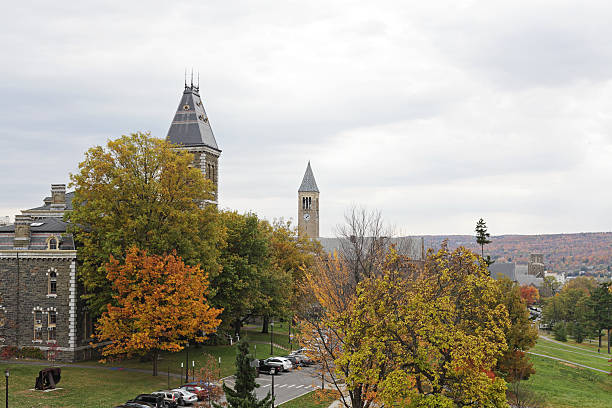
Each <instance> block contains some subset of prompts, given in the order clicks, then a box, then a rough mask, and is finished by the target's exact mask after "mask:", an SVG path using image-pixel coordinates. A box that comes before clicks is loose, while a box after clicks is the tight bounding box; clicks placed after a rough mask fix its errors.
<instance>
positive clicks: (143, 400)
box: [126, 394, 168, 408]
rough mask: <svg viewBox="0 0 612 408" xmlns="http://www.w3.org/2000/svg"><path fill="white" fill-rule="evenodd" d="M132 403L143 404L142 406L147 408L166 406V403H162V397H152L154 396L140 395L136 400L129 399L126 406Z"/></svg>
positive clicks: (165, 407) (162, 407)
mask: <svg viewBox="0 0 612 408" xmlns="http://www.w3.org/2000/svg"><path fill="white" fill-rule="evenodd" d="M133 403H137V404H143V405H144V406H147V405H148V406H149V407H153V408H167V406H168V405H167V404H166V402H165V401H164V397H163V396H161V395H154V394H140V395H139V396H137V397H136V398H134V399H131V400H129V401H128V402H126V405H128V404H133ZM128 406H129V405H128Z"/></svg>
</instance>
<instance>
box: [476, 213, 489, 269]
mask: <svg viewBox="0 0 612 408" xmlns="http://www.w3.org/2000/svg"><path fill="white" fill-rule="evenodd" d="M490 237H491V234H489V233H488V232H487V224H486V223H485V221H484V220H483V219H482V218H481V219H479V220H478V222H477V223H476V242H477V243H478V245H480V250H481V256H482V257H483V258H484V246H485V245H486V244H490V243H491V240H490V239H489V238H490ZM489 262H490V259H489Z"/></svg>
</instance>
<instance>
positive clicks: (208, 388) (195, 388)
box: [179, 381, 221, 401]
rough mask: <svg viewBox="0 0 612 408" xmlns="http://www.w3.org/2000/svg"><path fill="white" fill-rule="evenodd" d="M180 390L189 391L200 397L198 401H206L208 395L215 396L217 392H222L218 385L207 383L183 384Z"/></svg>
mask: <svg viewBox="0 0 612 408" xmlns="http://www.w3.org/2000/svg"><path fill="white" fill-rule="evenodd" d="M179 388H180V389H183V390H187V391H189V392H191V393H194V394H195V395H197V396H198V400H200V401H204V400H206V399H207V398H208V394H210V393H211V392H212V393H213V394H215V390H217V389H218V390H220V389H221V387H219V386H218V385H217V384H215V383H212V382H206V381H194V382H190V383H187V384H183V385H181V386H180V387H179Z"/></svg>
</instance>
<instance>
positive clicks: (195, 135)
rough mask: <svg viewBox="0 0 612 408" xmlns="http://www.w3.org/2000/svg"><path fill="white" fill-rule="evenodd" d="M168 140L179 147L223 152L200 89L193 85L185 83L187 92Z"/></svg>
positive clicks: (169, 132) (175, 116) (171, 126)
mask: <svg viewBox="0 0 612 408" xmlns="http://www.w3.org/2000/svg"><path fill="white" fill-rule="evenodd" d="M192 82H193V81H192ZM166 140H168V141H169V142H170V143H172V144H175V145H179V146H208V147H210V148H212V149H215V150H218V151H221V150H220V149H219V147H218V146H217V141H216V140H215V135H214V134H213V131H212V128H211V127H210V122H209V121H208V116H207V115H206V111H205V110H204V105H203V104H202V100H201V99H200V93H199V88H198V87H197V86H194V85H193V83H192V84H191V86H189V85H187V83H185V91H184V92H183V97H182V98H181V102H180V103H179V106H178V109H177V111H176V114H175V115H174V120H173V121H172V124H171V125H170V129H169V130H168V135H167V136H166Z"/></svg>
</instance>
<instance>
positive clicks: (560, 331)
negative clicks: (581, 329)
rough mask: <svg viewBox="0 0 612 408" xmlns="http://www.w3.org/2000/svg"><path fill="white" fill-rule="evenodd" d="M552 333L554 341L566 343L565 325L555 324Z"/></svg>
mask: <svg viewBox="0 0 612 408" xmlns="http://www.w3.org/2000/svg"><path fill="white" fill-rule="evenodd" d="M553 333H554V335H555V340H557V341H567V330H566V329H565V323H557V324H555V327H554V328H553Z"/></svg>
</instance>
